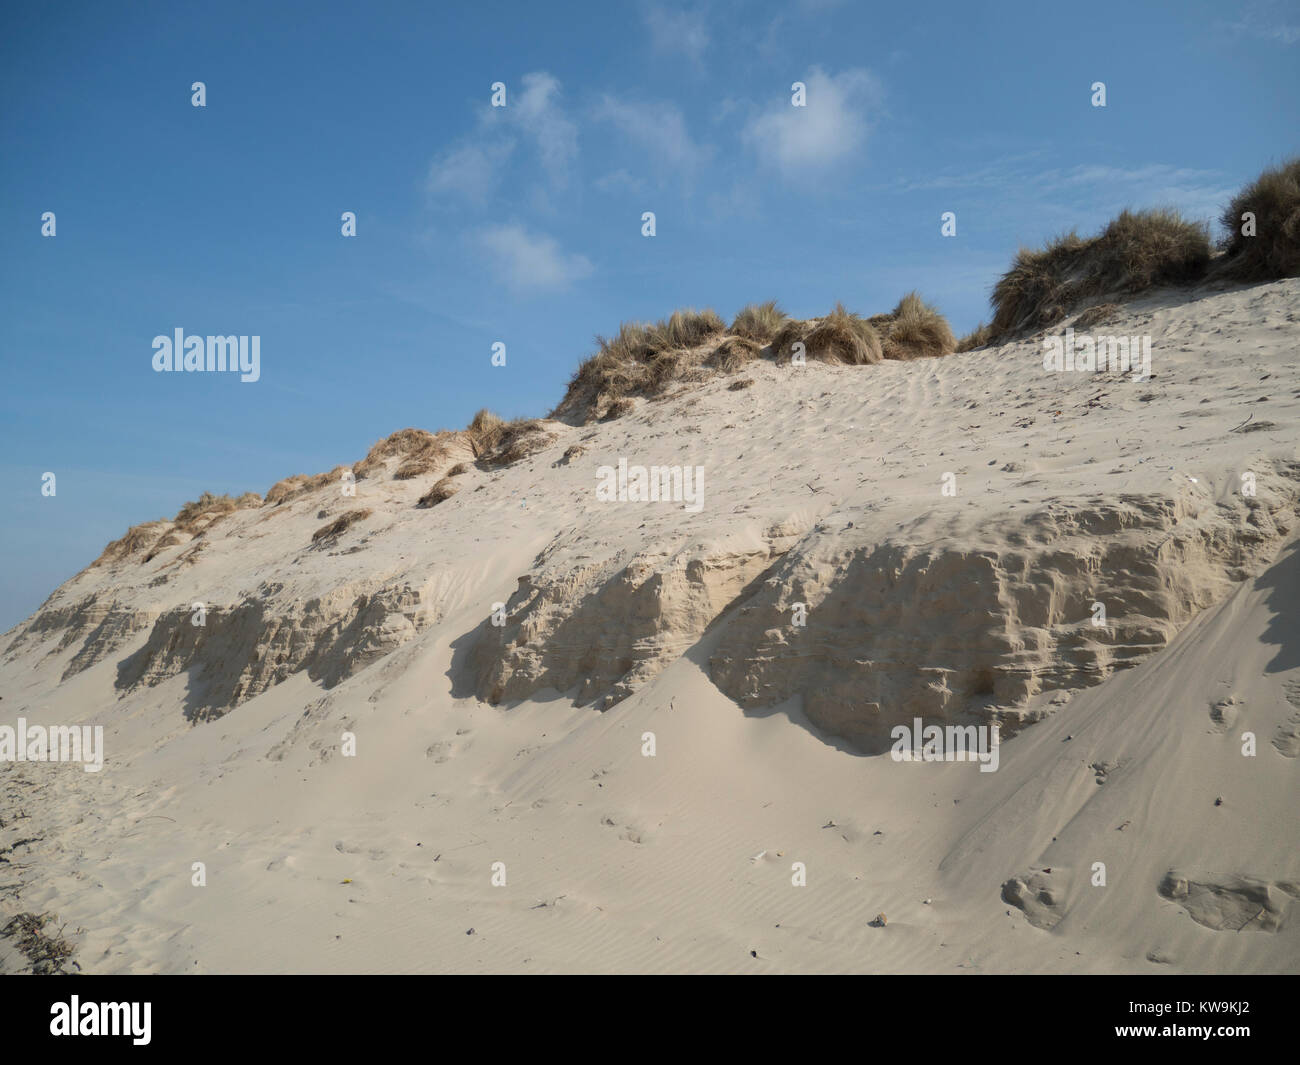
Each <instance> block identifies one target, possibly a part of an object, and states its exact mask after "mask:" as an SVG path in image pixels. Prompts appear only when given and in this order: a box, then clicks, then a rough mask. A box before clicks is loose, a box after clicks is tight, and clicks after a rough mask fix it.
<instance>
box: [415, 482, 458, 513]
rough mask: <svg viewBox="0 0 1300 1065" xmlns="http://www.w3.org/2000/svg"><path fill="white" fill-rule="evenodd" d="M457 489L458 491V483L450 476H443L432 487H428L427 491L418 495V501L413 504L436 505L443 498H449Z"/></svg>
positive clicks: (418, 505) (422, 505) (420, 505)
mask: <svg viewBox="0 0 1300 1065" xmlns="http://www.w3.org/2000/svg"><path fill="white" fill-rule="evenodd" d="M459 491H460V485H458V484H457V483H456V482H455V481H453V480H452V479H451V478H450V477H444V478H443V479H442V480H440V481H439V482H438V483H437V484H435V485H434V486H433V487H432V488H430V489H429V490H428V491H427V492H425V493H424V495H422V496H420V499H419V502H417V503H416V504H415V505H416V506H417V507H432V506H436V505H437V504H439V503H441V502H443V501H444V500H447V499H450V498H451V497H452V496H454V495H455V494H456V493H457V492H459Z"/></svg>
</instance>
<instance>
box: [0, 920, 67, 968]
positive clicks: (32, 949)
mask: <svg viewBox="0 0 1300 1065" xmlns="http://www.w3.org/2000/svg"><path fill="white" fill-rule="evenodd" d="M55 919H56V918H55V917H54V915H53V914H51V913H20V914H17V915H16V916H14V917H11V918H10V919H9V920H8V921H7V922H5V925H4V927H3V928H0V938H3V939H9V940H12V941H13V944H14V946H15V947H16V948H17V950H18V953H19V954H21V955H22V956H23V957H24V958H26V959H27V961H28V963H29V964H30V965H31V972H32V974H33V975H34V976H53V975H58V974H61V973H63V972H64V968H63V966H64V963H65V962H67V961H69V960H71V958H72V954H73V950H74V948H73V946H72V944H71V943H69V942H68V941H67V940H66V939H64V938H63V928H62V927H60V928H59V930H58V931H57V932H55V933H54V934H53V935H51V934H50V933H48V932H46V931H45V928H46V926H47V925H49V924H52V923H53V922H54V921H55Z"/></svg>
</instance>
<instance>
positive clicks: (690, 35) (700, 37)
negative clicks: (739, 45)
mask: <svg viewBox="0 0 1300 1065" xmlns="http://www.w3.org/2000/svg"><path fill="white" fill-rule="evenodd" d="M643 17H644V19H645V24H646V26H647V27H648V28H649V30H650V42H651V44H653V45H654V48H655V51H657V52H680V53H681V54H682V55H684V56H686V57H687V58H688V59H690V60H691V61H692V62H695V63H698V62H699V61H700V60H701V59H702V58H703V57H704V51H705V49H706V48H708V46H709V30H708V27H707V26H706V25H705V22H704V15H703V14H702V13H701V12H698V11H673V10H671V9H669V8H666V7H661V6H659V5H657V4H654V5H651V6H650V7H648V8H646V10H645V11H644V13H643Z"/></svg>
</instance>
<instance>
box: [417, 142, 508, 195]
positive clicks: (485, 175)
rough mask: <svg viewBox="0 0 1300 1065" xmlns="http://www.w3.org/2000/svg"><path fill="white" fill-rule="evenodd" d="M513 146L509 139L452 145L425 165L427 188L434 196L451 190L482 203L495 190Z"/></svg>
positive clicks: (453, 192)
mask: <svg viewBox="0 0 1300 1065" xmlns="http://www.w3.org/2000/svg"><path fill="white" fill-rule="evenodd" d="M514 147H515V145H514V141H513V140H512V139H510V138H502V139H498V140H493V141H490V142H488V143H483V144H462V145H460V146H459V147H456V148H453V149H452V150H451V151H449V152H446V153H444V154H443V155H441V156H440V157H439V158H437V159H435V160H434V161H433V163H432V164H431V165H430V166H429V180H428V184H427V188H428V190H429V192H430V193H431V194H432V195H435V196H438V195H442V194H444V193H452V194H453V195H457V196H462V197H464V198H465V199H467V200H472V201H474V202H475V203H480V204H481V203H484V202H486V200H487V199H488V197H489V196H490V195H491V193H492V191H493V189H495V187H496V184H497V179H498V178H499V176H500V175H501V173H502V171H503V170H504V168H505V164H506V161H507V160H508V159H509V158H510V153H511V152H513V151H514Z"/></svg>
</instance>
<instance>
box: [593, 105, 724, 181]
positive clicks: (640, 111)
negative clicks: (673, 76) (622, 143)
mask: <svg viewBox="0 0 1300 1065" xmlns="http://www.w3.org/2000/svg"><path fill="white" fill-rule="evenodd" d="M595 117H596V118H597V119H601V120H604V121H607V122H611V123H613V125H614V126H616V127H617V128H618V130H619V132H621V133H622V134H623V136H625V137H626V138H627V139H628V140H630V141H631V142H632V143H633V144H636V145H637V146H638V147H640V148H643V149H644V150H645V153H646V166H647V168H648V169H653V170H658V171H661V172H662V171H663V170H671V171H673V172H674V173H676V174H678V175H679V176H681V177H682V178H684V179H686V180H689V179H690V177H691V176H692V175H693V174H694V172H695V171H696V169H698V168H699V167H700V166H701V165H703V164H704V163H705V162H707V160H708V158H709V155H710V154H711V153H710V150H709V149H708V148H706V147H704V146H702V145H699V144H697V143H696V142H695V141H694V140H693V139H692V138H691V135H690V131H689V130H687V128H686V117H685V116H684V115H683V114H682V112H681V111H680V110H679V109H678V108H677V107H676V106H674V105H673V104H670V103H664V102H656V103H639V102H633V101H628V100H620V99H618V98H617V97H614V96H605V97H604V98H603V99H602V100H601V102H600V104H599V105H598V106H597V107H596V110H595Z"/></svg>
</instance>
